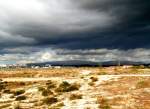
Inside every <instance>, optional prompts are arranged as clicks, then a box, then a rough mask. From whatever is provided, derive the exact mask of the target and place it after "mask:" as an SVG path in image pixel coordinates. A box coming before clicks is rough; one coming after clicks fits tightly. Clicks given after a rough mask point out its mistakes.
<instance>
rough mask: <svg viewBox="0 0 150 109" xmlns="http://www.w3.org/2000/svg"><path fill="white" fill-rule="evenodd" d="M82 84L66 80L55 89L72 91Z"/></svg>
mask: <svg viewBox="0 0 150 109" xmlns="http://www.w3.org/2000/svg"><path fill="white" fill-rule="evenodd" d="M79 88H80V85H79V84H76V83H74V84H69V83H68V82H66V81H63V82H62V83H61V84H60V85H59V87H58V88H57V89H56V90H55V91H57V92H70V91H74V90H79Z"/></svg>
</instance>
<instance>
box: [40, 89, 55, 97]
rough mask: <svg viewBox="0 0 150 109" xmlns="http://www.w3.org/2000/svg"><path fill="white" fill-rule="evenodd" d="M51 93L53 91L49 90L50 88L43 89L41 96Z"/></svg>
mask: <svg viewBox="0 0 150 109" xmlns="http://www.w3.org/2000/svg"><path fill="white" fill-rule="evenodd" d="M52 94H53V92H52V91H50V90H46V89H44V90H43V91H42V95H43V96H48V95H52Z"/></svg>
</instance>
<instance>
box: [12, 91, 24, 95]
mask: <svg viewBox="0 0 150 109" xmlns="http://www.w3.org/2000/svg"><path fill="white" fill-rule="evenodd" d="M24 93H25V90H17V91H15V92H14V95H15V96H17V95H21V94H24Z"/></svg>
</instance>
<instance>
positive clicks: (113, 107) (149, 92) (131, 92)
mask: <svg viewBox="0 0 150 109" xmlns="http://www.w3.org/2000/svg"><path fill="white" fill-rule="evenodd" d="M0 109H150V75H148V74H146V75H145V74H135V75H133V74H132V75H131V74H130V75H128V74H124V75H107V74H105V75H101V74H99V73H93V71H92V70H90V69H86V70H83V69H82V70H80V72H79V73H77V74H76V75H72V76H58V77H53V76H52V77H39V76H38V77H22V78H21V77H11V78H8V77H7V78H1V80H0Z"/></svg>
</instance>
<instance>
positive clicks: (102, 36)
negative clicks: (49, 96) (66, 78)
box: [0, 0, 150, 60]
mask: <svg viewBox="0 0 150 109" xmlns="http://www.w3.org/2000/svg"><path fill="white" fill-rule="evenodd" d="M149 10H150V1H149V0H30V1H27V0H12V1H10V0H1V1H0V25H1V26H0V49H1V51H0V54H1V55H2V56H5V55H6V54H7V56H8V55H11V54H19V55H22V57H26V55H30V53H31V54H34V53H35V57H36V56H39V54H40V53H41V51H42V50H43V49H44V48H45V49H46V51H47V50H49V49H52V50H50V51H53V50H54V51H55V49H56V53H52V54H55V55H58V56H59V55H60V54H61V55H62V56H64V55H68V56H69V57H70V59H74V58H75V55H76V56H77V55H78V56H77V57H78V58H77V57H76V58H77V59H80V58H81V57H80V56H82V55H87V58H88V57H90V56H93V55H96V56H97V55H99V56H102V58H103V57H104V56H105V55H107V54H109V53H110V52H112V51H113V50H116V49H117V50H120V52H123V53H124V51H125V50H129V51H130V50H133V51H132V52H135V51H134V50H139V48H143V49H144V50H143V51H145V52H146V50H148V49H150V43H149V40H150V37H149V35H150V32H149V30H150V20H149V19H150V14H149V12H150V11H149ZM100 48H102V49H103V48H104V49H107V50H108V51H107V50H106V52H98V51H97V49H100ZM57 49H61V50H66V49H67V50H68V52H63V51H62V52H61V53H60V52H58V51H57ZM79 49H81V50H83V51H85V52H81V51H80V50H79ZM76 50H79V51H78V52H77V51H76ZM90 50H94V51H93V52H89V51H90ZM109 50H110V51H109ZM111 50H112V51H111ZM46 51H45V52H46ZM38 52H39V54H38ZM74 52H77V53H76V54H75V53H74ZM130 52H131V51H130ZM36 53H37V54H38V55H37V54H36ZM142 53H143V54H144V52H142ZM148 53H149V52H148ZM25 54H26V55H25ZM113 54H115V53H113ZM72 55H74V56H72ZM134 55H135V54H134ZM7 56H6V57H7ZM13 56H14V55H13ZM46 56H47V54H46ZM113 56H114V55H113ZM113 56H112V57H113ZM116 56H121V55H120V54H119V55H118V54H116ZM146 56H147V58H148V57H149V55H146ZM146 56H145V58H146ZM10 57H11V56H10ZM48 57H51V56H49V55H48ZM56 57H57V56H56ZM69 57H67V58H69ZM130 57H132V56H130ZM64 58H65V56H64ZM67 58H65V59H67ZM82 58H83V57H82ZM87 58H86V59H87ZM96 58H97V59H98V57H95V58H94V59H96ZM132 58H133V57H132ZM34 59H35V58H33V57H32V58H31V60H34ZM44 59H45V56H44ZM50 59H51V58H50ZM100 59H101V58H100ZM133 59H134V58H133ZM6 60H7V59H6ZM22 60H28V59H22Z"/></svg>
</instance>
